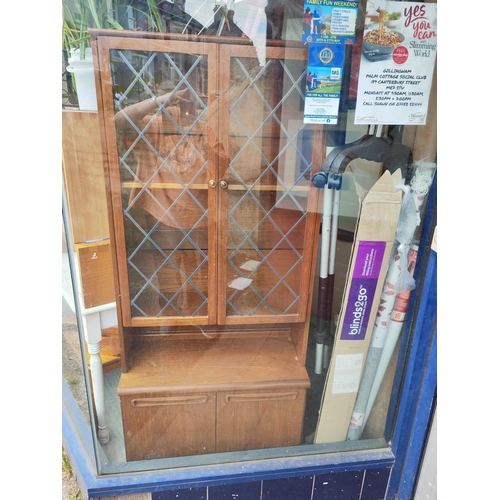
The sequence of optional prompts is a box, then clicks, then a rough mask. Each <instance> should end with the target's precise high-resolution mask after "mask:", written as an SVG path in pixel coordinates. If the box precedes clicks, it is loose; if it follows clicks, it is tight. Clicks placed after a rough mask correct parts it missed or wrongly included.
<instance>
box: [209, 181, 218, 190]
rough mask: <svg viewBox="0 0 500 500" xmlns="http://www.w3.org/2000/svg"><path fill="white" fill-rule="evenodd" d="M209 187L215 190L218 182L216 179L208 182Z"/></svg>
mask: <svg viewBox="0 0 500 500" xmlns="http://www.w3.org/2000/svg"><path fill="white" fill-rule="evenodd" d="M208 185H209V186H210V187H211V188H214V187H215V186H217V181H216V180H214V179H211V180H209V181H208Z"/></svg>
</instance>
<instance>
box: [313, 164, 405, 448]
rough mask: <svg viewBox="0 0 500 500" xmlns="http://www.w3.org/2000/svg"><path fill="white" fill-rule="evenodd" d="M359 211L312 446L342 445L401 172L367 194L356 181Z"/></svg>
mask: <svg viewBox="0 0 500 500" xmlns="http://www.w3.org/2000/svg"><path fill="white" fill-rule="evenodd" d="M347 170H351V171H352V172H353V178H354V183H355V186H356V191H357V193H358V197H359V199H360V207H361V208H360V213H359V216H358V222H357V227H356V231H355V236H354V244H353V248H352V253H351V258H350V262H349V268H348V273H347V280H346V285H345V289H344V294H343V298H342V306H341V312H340V318H339V323H338V327H337V331H336V334H335V339H334V347H333V355H332V358H331V361H330V366H329V368H328V373H327V382H326V384H325V388H324V391H323V399H322V402H321V410H320V415H319V420H318V427H317V429H316V435H315V443H332V442H338V441H345V440H346V437H347V431H348V429H349V422H350V420H351V415H352V410H353V408H354V404H355V402H356V396H357V394H358V388H359V384H360V381H361V376H362V374H363V368H364V364H365V359H366V354H367V352H368V348H369V346H370V340H371V336H372V332H373V327H374V324H375V318H376V315H377V310H378V306H379V302H380V297H381V295H382V290H383V287H384V283H385V278H386V275H387V270H388V267H389V262H390V257H391V253H392V248H393V246H394V241H395V236H396V228H397V224H398V219H399V213H400V211H401V201H402V190H401V189H400V186H401V184H402V178H401V170H397V171H396V172H395V173H394V174H392V175H391V173H390V172H389V171H386V172H385V173H384V174H383V175H382V176H381V177H380V178H379V179H378V180H377V182H376V183H375V184H374V185H373V186H372V187H371V188H370V189H368V190H366V189H363V187H362V186H361V185H360V184H359V182H356V171H355V168H354V167H353V162H351V164H349V166H348V167H347Z"/></svg>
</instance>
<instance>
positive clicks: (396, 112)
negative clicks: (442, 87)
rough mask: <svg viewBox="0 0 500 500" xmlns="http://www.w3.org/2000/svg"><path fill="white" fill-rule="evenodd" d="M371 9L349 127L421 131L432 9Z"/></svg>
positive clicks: (392, 4)
mask: <svg viewBox="0 0 500 500" xmlns="http://www.w3.org/2000/svg"><path fill="white" fill-rule="evenodd" d="M370 4H371V2H369V3H368V5H370ZM374 4H375V7H374V8H372V9H371V10H368V11H367V15H366V21H365V32H364V35H363V48H362V56H361V64H360V69H359V81H358V93H357V102H356V113H355V120H354V123H355V124H356V125H362V124H372V123H374V124H384V125H425V123H426V119H427V108H428V102H429V94H430V90H431V85H432V76H433V72H434V65H435V60H436V46H437V21H436V19H437V9H436V4H430V3H417V2H396V1H384V0H380V1H379V0H375V2H374Z"/></svg>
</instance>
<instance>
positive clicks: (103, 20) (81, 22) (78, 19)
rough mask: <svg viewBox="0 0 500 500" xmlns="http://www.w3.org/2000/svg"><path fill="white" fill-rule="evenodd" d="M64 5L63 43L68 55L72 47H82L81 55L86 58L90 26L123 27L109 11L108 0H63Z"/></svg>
mask: <svg viewBox="0 0 500 500" xmlns="http://www.w3.org/2000/svg"><path fill="white" fill-rule="evenodd" d="M62 7H63V10H62V17H63V19H62V21H63V22H62V45H63V48H64V49H65V50H66V52H67V54H68V57H69V55H70V51H71V49H80V57H81V58H82V59H84V58H85V48H86V47H90V35H89V34H88V29H89V28H114V29H123V28H122V27H121V26H120V24H119V23H118V22H117V21H116V20H115V19H113V17H112V16H111V15H110V13H109V12H108V5H107V2H106V0H63V4H62Z"/></svg>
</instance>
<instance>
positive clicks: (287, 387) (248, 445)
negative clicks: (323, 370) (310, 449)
mask: <svg viewBox="0 0 500 500" xmlns="http://www.w3.org/2000/svg"><path fill="white" fill-rule="evenodd" d="M134 353H135V355H134V360H133V361H134V362H133V364H132V368H131V369H130V370H129V371H128V372H127V373H124V374H122V377H121V379H120V384H119V386H118V394H119V396H120V400H121V407H122V418H123V427H124V438H125V450H126V456H127V460H128V461H131V460H145V459H151V458H164V457H176V456H188V455H198V454H205V453H215V452H227V451H241V450H250V449H259V448H269V447H277V446H293V445H298V444H300V442H301V438H302V425H303V419H304V409H305V399H306V390H307V388H308V387H309V386H310V381H309V377H308V375H307V371H306V369H305V368H304V367H303V366H301V365H300V363H299V361H298V358H297V356H296V354H295V350H294V348H293V345H292V343H291V341H290V340H289V338H287V337H284V336H281V337H280V336H278V337H276V336H262V337H257V338H244V339H226V338H217V339H203V340H185V339H183V340H172V339H165V340H158V339H155V340H152V341H148V342H141V343H140V344H138V345H137V349H135V350H134Z"/></svg>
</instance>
